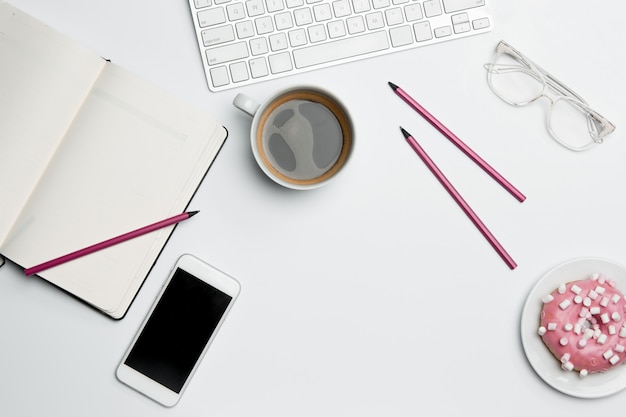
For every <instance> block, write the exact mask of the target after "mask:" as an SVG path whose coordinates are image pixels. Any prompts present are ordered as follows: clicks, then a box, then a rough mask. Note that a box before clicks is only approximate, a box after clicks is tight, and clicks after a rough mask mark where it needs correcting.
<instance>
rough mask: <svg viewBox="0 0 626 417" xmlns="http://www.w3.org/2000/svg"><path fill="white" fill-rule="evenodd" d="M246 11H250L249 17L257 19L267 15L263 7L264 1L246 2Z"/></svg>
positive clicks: (251, 0)
mask: <svg viewBox="0 0 626 417" xmlns="http://www.w3.org/2000/svg"><path fill="white" fill-rule="evenodd" d="M246 10H248V16H250V17H256V16H261V15H262V14H263V13H265V8H264V7H263V0H248V1H246Z"/></svg>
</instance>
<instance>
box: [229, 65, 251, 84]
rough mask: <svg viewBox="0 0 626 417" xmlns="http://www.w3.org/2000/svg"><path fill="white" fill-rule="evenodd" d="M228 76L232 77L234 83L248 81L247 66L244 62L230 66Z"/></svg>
mask: <svg viewBox="0 0 626 417" xmlns="http://www.w3.org/2000/svg"><path fill="white" fill-rule="evenodd" d="M230 75H231V76H232V77H233V82H234V83H240V82H242V81H246V80H248V79H249V78H250V77H249V76H248V66H247V65H246V63H245V62H235V63H234V64H230Z"/></svg>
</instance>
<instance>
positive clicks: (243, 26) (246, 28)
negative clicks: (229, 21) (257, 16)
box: [235, 20, 254, 39]
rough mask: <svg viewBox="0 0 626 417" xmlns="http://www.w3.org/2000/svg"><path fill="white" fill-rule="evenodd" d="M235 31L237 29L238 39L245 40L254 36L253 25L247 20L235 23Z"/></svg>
mask: <svg viewBox="0 0 626 417" xmlns="http://www.w3.org/2000/svg"><path fill="white" fill-rule="evenodd" d="M235 29H237V37H238V38H239V39H245V38H249V37H251V36H254V25H253V24H252V22H251V21H249V20H244V21H243V22H237V23H236V24H235Z"/></svg>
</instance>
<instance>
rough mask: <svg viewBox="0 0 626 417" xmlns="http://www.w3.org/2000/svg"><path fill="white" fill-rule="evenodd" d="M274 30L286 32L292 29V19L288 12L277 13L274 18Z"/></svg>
mask: <svg viewBox="0 0 626 417" xmlns="http://www.w3.org/2000/svg"><path fill="white" fill-rule="evenodd" d="M274 20H275V21H276V29H278V30H286V29H291V28H292V27H293V18H292V17H291V13H290V12H284V13H279V14H277V15H276V16H275V18H274Z"/></svg>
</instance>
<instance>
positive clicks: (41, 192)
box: [0, 3, 227, 319]
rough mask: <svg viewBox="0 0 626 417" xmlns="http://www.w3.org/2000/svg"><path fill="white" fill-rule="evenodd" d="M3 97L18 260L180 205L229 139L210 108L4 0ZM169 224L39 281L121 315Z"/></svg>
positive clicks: (6, 237)
mask: <svg viewBox="0 0 626 417" xmlns="http://www.w3.org/2000/svg"><path fill="white" fill-rule="evenodd" d="M0 92H1V94H0V114H1V115H2V123H0V178H2V191H1V192H0V213H2V215H1V216H0V254H2V255H3V256H5V257H6V258H7V259H9V260H11V261H12V262H13V263H15V264H17V265H20V266H22V267H30V266H33V265H37V264H39V263H41V262H45V261H47V260H50V259H53V258H56V257H58V256H61V255H65V254H67V253H70V252H73V251H75V250H78V249H81V248H84V247H86V246H89V245H91V244H94V243H98V242H101V241H103V240H106V239H109V238H111V237H114V236H118V235H120V234H123V233H126V232H128V231H131V230H134V229H137V228H140V227H143V226H145V225H147V224H151V223H154V222H156V221H160V220H163V219H165V218H168V217H171V216H173V215H176V214H179V213H182V212H184V211H185V210H186V208H187V207H188V205H189V203H190V201H191V199H192V197H193V196H194V194H195V192H196V190H197V189H198V187H199V185H200V183H201V181H202V179H203V178H204V176H205V175H206V174H207V172H208V170H209V168H210V166H211V164H212V162H213V161H214V159H215V158H216V156H217V154H218V152H219V150H220V149H221V147H222V145H223V144H224V141H225V140H226V137H227V131H226V129H225V128H224V127H223V126H222V125H220V124H219V123H217V122H216V121H215V120H214V119H213V118H212V117H211V116H210V115H208V114H206V113H205V112H203V111H200V110H198V109H196V108H194V107H192V106H190V105H188V104H186V103H184V102H181V101H180V100H178V99H177V98H175V97H173V96H172V95H170V94H168V93H166V92H164V91H162V90H161V89H159V88H157V87H155V86H153V85H151V84H149V83H148V82H145V81H144V80H142V79H140V78H139V77H137V76H135V75H133V74H132V73H130V72H129V71H127V70H125V69H123V68H121V67H120V66H118V65H116V64H114V63H111V62H108V61H107V60H105V59H102V58H101V57H99V56H97V55H96V54H94V53H93V52H92V51H90V50H88V49H86V48H85V47H83V46H82V45H81V44H79V43H78V42H76V41H74V40H72V39H70V38H68V37H66V36H64V35H63V34H61V33H59V32H57V31H55V30H53V29H52V28H50V27H48V26H47V25H45V24H43V23H42V22H40V21H38V20H36V19H34V18H32V17H31V16H29V15H27V14H25V13H24V12H22V11H20V10H18V9H17V8H15V7H14V6H12V5H10V4H8V3H0ZM200 215H202V214H200ZM191 221H193V220H190V222H191ZM173 229H174V226H170V227H167V228H164V229H161V230H159V231H156V232H152V233H149V234H146V235H144V236H140V237H138V238H136V239H132V240H130V241H127V242H124V243H121V244H119V245H116V246H113V247H110V248H107V249H105V250H102V251H99V252H96V253H93V254H90V255H88V256H85V257H82V258H79V259H76V260H74V261H71V262H68V263H65V264H63V265H59V266H57V267H54V268H51V269H49V270H46V271H44V272H42V273H41V274H40V276H41V278H44V279H45V280H47V281H49V282H51V283H52V284H54V285H56V286H58V287H59V288H61V289H63V290H65V291H66V292H68V293H70V294H72V295H74V296H75V297H78V298H79V299H81V300H83V301H85V302H86V303H88V304H90V305H91V306H93V307H95V308H97V309H99V310H100V311H102V312H103V313H105V314H108V315H109V316H111V317H113V318H116V319H119V318H122V317H123V316H124V315H125V314H126V312H127V310H128V308H129V306H130V305H131V303H132V301H133V299H134V298H135V296H136V294H137V292H138V291H139V289H140V287H141V285H142V284H143V282H144V280H145V278H146V277H147V275H148V273H149V271H150V270H151V268H152V266H153V265H154V263H155V262H156V260H157V258H158V256H159V254H160V253H161V251H162V249H163V247H164V246H165V244H166V242H167V240H168V238H169V237H170V235H171V233H172V232H173ZM24 279H33V278H32V277H31V278H27V277H24Z"/></svg>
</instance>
